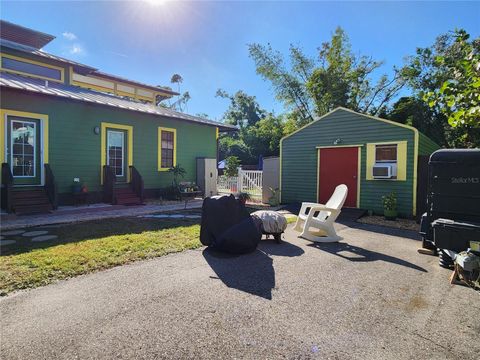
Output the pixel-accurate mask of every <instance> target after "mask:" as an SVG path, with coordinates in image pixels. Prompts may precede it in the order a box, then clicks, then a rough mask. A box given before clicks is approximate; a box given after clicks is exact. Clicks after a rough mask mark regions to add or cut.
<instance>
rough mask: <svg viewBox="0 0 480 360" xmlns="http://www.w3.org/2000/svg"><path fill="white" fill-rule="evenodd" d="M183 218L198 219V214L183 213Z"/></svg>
mask: <svg viewBox="0 0 480 360" xmlns="http://www.w3.org/2000/svg"><path fill="white" fill-rule="evenodd" d="M185 218H187V219H200V218H201V216H200V215H185Z"/></svg>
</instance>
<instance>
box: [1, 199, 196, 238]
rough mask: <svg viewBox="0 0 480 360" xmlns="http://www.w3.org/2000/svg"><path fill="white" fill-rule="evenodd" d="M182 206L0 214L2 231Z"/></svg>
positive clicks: (180, 207)
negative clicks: (17, 214)
mask: <svg viewBox="0 0 480 360" xmlns="http://www.w3.org/2000/svg"><path fill="white" fill-rule="evenodd" d="M202 203H203V201H202V200H191V201H189V202H188V204H187V209H198V208H201V207H202ZM102 205H104V206H102ZM184 208H185V203H184V202H183V201H182V202H178V203H176V204H168V205H160V204H152V205H138V206H124V205H107V204H96V205H92V206H83V207H80V208H75V207H72V206H68V207H65V209H59V210H56V211H54V212H52V213H49V214H38V215H20V216H16V215H15V214H2V215H1V224H2V232H3V231H5V230H12V229H20V228H26V227H32V226H40V225H52V224H66V223H72V222H81V221H89V220H98V219H109V218H117V217H125V216H137V215H145V214H153V213H159V212H167V211H177V210H183V209H184Z"/></svg>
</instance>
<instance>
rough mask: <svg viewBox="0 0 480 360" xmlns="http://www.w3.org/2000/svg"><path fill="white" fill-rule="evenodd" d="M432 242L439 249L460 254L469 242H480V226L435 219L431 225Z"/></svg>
mask: <svg viewBox="0 0 480 360" xmlns="http://www.w3.org/2000/svg"><path fill="white" fill-rule="evenodd" d="M432 227H433V233H434V242H435V245H436V246H437V247H438V248H440V249H448V250H453V251H455V252H461V251H464V250H466V249H467V248H469V247H470V241H480V224H478V223H466V222H458V221H453V220H449V219H437V220H435V221H434V222H433V223H432Z"/></svg>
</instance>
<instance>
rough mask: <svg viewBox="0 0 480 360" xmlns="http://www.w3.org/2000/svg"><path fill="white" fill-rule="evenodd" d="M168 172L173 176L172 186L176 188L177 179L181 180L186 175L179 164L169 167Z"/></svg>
mask: <svg viewBox="0 0 480 360" xmlns="http://www.w3.org/2000/svg"><path fill="white" fill-rule="evenodd" d="M168 171H169V172H171V173H172V174H173V186H175V187H178V178H179V177H181V178H182V179H183V178H184V177H185V174H186V173H187V171H186V170H185V169H184V168H183V167H182V166H181V165H180V164H178V165H175V166H173V167H171V168H170V169H169V170H168Z"/></svg>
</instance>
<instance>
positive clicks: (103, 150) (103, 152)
mask: <svg viewBox="0 0 480 360" xmlns="http://www.w3.org/2000/svg"><path fill="white" fill-rule="evenodd" d="M107 129H117V130H126V131H127V138H128V140H127V141H128V144H127V146H128V159H127V160H128V166H133V126H130V125H120V124H113V123H108V122H102V124H101V132H100V135H101V140H100V163H101V164H100V183H101V184H103V167H104V166H105V165H106V164H107ZM127 182H130V171H129V170H128V169H127Z"/></svg>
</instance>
